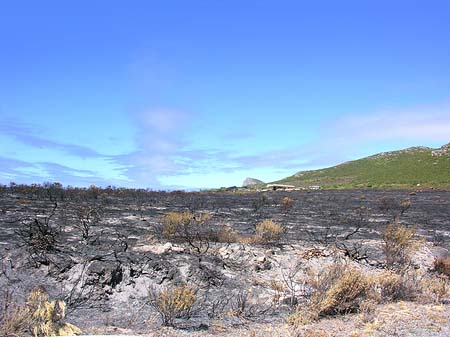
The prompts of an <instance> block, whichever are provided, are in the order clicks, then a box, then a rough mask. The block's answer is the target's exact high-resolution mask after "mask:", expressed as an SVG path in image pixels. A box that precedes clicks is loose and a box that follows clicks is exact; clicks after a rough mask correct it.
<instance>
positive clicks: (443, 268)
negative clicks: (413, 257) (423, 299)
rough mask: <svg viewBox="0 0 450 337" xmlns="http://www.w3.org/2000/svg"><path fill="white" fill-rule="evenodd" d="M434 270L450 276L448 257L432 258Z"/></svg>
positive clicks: (449, 259) (449, 260)
mask: <svg viewBox="0 0 450 337" xmlns="http://www.w3.org/2000/svg"><path fill="white" fill-rule="evenodd" d="M434 270H435V271H437V272H438V273H440V274H443V275H446V276H448V277H450V258H437V259H435V260H434Z"/></svg>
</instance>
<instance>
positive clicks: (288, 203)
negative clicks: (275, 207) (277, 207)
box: [281, 197, 294, 214]
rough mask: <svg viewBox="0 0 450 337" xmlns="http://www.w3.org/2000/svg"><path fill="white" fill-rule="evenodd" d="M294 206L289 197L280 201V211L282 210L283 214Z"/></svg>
mask: <svg viewBox="0 0 450 337" xmlns="http://www.w3.org/2000/svg"><path fill="white" fill-rule="evenodd" d="M293 205H294V200H293V199H291V198H289V197H284V198H283V199H281V209H282V210H283V213H285V214H286V213H287V212H288V211H289V210H290V209H291V208H292V206H293Z"/></svg>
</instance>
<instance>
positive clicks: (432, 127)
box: [328, 105, 450, 144]
mask: <svg viewBox="0 0 450 337" xmlns="http://www.w3.org/2000/svg"><path fill="white" fill-rule="evenodd" d="M328 131H332V138H338V139H340V140H343V141H344V142H345V141H346V140H347V142H348V141H354V140H357V141H364V142H366V141H380V140H382V141H386V140H392V141H396V140H397V141H416V142H417V143H418V144H420V143H421V142H425V143H429V142H448V141H450V105H448V106H440V107H426V106H424V107H418V108H413V109H383V110H381V111H378V112H375V113H373V114H367V115H348V116H345V117H343V118H341V119H338V120H337V121H336V122H335V123H334V124H333V125H332V126H328Z"/></svg>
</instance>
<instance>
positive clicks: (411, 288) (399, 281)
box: [371, 269, 422, 303]
mask: <svg viewBox="0 0 450 337" xmlns="http://www.w3.org/2000/svg"><path fill="white" fill-rule="evenodd" d="M371 282H372V285H373V287H374V290H375V295H376V296H378V302H380V303H388V302H395V301H401V300H403V301H412V300H415V299H416V298H417V297H418V296H419V295H420V294H421V293H422V283H421V278H420V277H419V275H418V273H417V271H416V270H411V269H405V270H403V271H402V272H401V273H398V274H397V273H394V272H392V271H385V272H382V273H380V274H378V275H376V276H373V277H372V279H371Z"/></svg>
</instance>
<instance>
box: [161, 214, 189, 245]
mask: <svg viewBox="0 0 450 337" xmlns="http://www.w3.org/2000/svg"><path fill="white" fill-rule="evenodd" d="M193 218H194V214H192V212H169V213H167V214H165V215H163V216H162V218H161V223H162V224H163V235H164V237H165V238H167V239H170V238H173V237H175V236H176V235H177V234H178V235H181V233H182V231H183V227H185V226H187V225H188V224H189V223H190V222H191V221H192V219H193Z"/></svg>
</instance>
